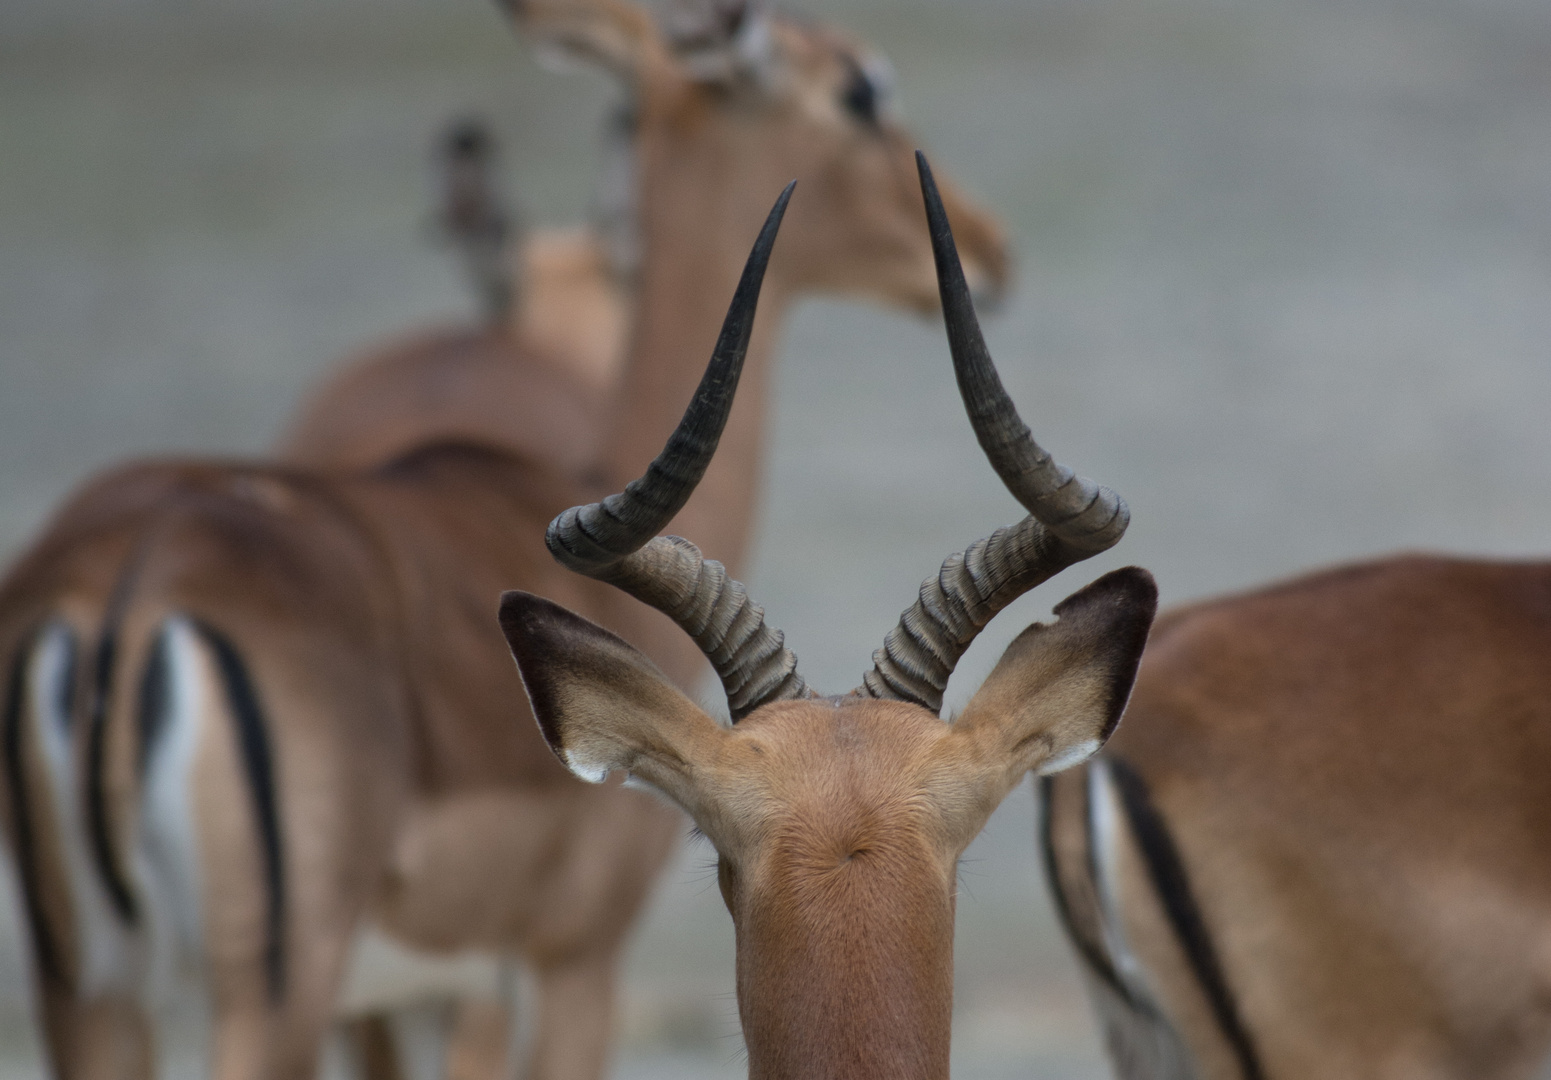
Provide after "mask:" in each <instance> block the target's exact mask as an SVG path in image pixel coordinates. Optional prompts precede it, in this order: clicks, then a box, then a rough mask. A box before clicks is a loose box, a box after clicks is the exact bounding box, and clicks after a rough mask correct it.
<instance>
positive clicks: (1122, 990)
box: [1039, 776, 1151, 1012]
mask: <svg viewBox="0 0 1551 1080" xmlns="http://www.w3.org/2000/svg"><path fill="white" fill-rule="evenodd" d="M1085 780H1086V777H1085V776H1084V778H1083V779H1082V780H1079V781H1078V783H1080V784H1081V786H1082V791H1083V805H1084V810H1083V836H1084V839H1085V843H1084V849H1085V851H1086V854H1087V858H1086V859H1085V860H1084V865H1083V872H1084V873H1085V874H1086V875H1087V877H1088V881H1089V887H1090V889H1093V883H1094V882H1095V880H1096V877H1095V874H1094V867H1093V858H1094V853H1093V840H1092V836H1091V834H1090V833H1089V831H1088V828H1087V822H1088V817H1089V815H1088V812H1087V809H1086V807H1087V802H1088V798H1089V795H1088V785H1087V783H1086V782H1085ZM1055 783H1056V778H1055V777H1054V776H1042V777H1040V778H1039V798H1040V810H1041V813H1040V828H1039V848H1040V857H1041V859H1042V860H1043V862H1044V865H1045V882H1046V884H1048V885H1049V887H1050V896H1051V899H1052V900H1053V901H1054V903H1055V906H1056V917H1057V918H1058V919H1060V921H1061V927H1062V929H1064V930H1065V931H1066V937H1067V940H1068V941H1070V942H1071V943H1072V945H1073V947H1075V948H1076V949H1077V954H1078V956H1079V957H1080V958H1081V959H1082V961H1083V963H1084V964H1086V965H1087V966H1088V970H1089V972H1090V973H1091V974H1092V975H1093V976H1094V977H1095V978H1097V979H1098V980H1099V981H1100V982H1102V983H1103V984H1104V985H1105V986H1107V987H1108V988H1109V989H1110V990H1112V991H1114V993H1115V994H1116V995H1118V996H1119V997H1120V999H1121V1000H1122V1001H1124V1002H1126V1004H1128V1005H1130V1006H1132V1007H1133V1008H1137V1009H1142V1010H1143V1011H1147V1012H1150V1011H1151V1010H1150V1009H1147V1008H1146V1006H1145V1005H1144V1004H1143V1003H1142V1002H1139V1001H1137V1000H1136V999H1135V998H1134V997H1133V995H1132V994H1131V991H1130V989H1129V988H1128V987H1126V985H1125V984H1124V983H1122V982H1121V981H1120V975H1119V974H1118V973H1117V972H1116V971H1115V965H1114V963H1113V962H1111V960H1110V958H1109V952H1108V951H1107V950H1106V949H1105V947H1104V943H1103V942H1102V941H1096V940H1094V938H1093V936H1092V935H1091V934H1089V933H1087V932H1086V930H1085V929H1084V926H1083V924H1081V923H1080V922H1079V921H1078V919H1077V917H1076V914H1075V912H1074V911H1073V910H1072V896H1071V894H1070V893H1069V892H1068V891H1067V889H1066V883H1065V881H1064V880H1063V879H1062V873H1061V864H1060V861H1059V856H1058V855H1057V853H1056V847H1055V824H1056V823H1055V816H1056V812H1055ZM1094 893H1095V895H1096V894H1097V891H1096V889H1095V890H1094Z"/></svg>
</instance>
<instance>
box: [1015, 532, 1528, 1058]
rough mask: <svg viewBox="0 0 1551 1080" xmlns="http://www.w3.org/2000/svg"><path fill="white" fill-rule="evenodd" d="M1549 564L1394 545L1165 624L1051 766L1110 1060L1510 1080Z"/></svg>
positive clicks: (1072, 915)
mask: <svg viewBox="0 0 1551 1080" xmlns="http://www.w3.org/2000/svg"><path fill="white" fill-rule="evenodd" d="M1548 658H1551V565H1548V564H1546V563H1527V562H1526V563H1512V562H1487V561H1473V560H1467V559H1451V558H1440V557H1425V556H1403V557H1398V558H1392V559H1388V560H1384V561H1379V562H1374V563H1369V564H1366V565H1358V566H1351V567H1345V568H1341V569H1336V570H1330V571H1326V572H1324V573H1318V574H1314V575H1311V576H1309V577H1305V578H1302V579H1299V580H1296V581H1291V582H1288V583H1285V584H1282V585H1279V586H1275V587H1273V588H1270V589H1265V590H1262V591H1259V592H1254V593H1249V594H1246V595H1243V596H1237V597H1230V598H1228V599H1224V600H1217V601H1211V602H1207V603H1202V604H1196V605H1193V606H1191V607H1187V608H1183V609H1181V610H1178V611H1175V612H1173V613H1171V614H1168V615H1166V616H1164V617H1163V618H1162V619H1160V620H1159V623H1158V627H1157V629H1156V630H1155V632H1154V634H1153V642H1152V644H1151V645H1150V646H1149V648H1148V651H1147V655H1146V657H1145V659H1144V660H1143V662H1142V666H1141V673H1140V675H1139V677H1138V680H1137V684H1136V692H1135V695H1134V696H1133V699H1132V704H1131V710H1130V716H1131V720H1130V721H1128V723H1127V724H1126V730H1125V732H1124V733H1123V735H1122V737H1120V738H1117V739H1116V740H1115V741H1114V742H1112V743H1111V744H1110V747H1109V749H1108V750H1106V752H1105V754H1104V755H1103V757H1101V758H1099V759H1097V760H1096V761H1095V762H1093V763H1091V764H1090V765H1089V766H1088V767H1087V769H1086V770H1085V771H1077V772H1073V773H1069V774H1066V775H1064V776H1062V777H1060V778H1059V779H1058V780H1056V781H1054V782H1047V785H1046V787H1045V804H1046V810H1047V821H1048V827H1047V830H1046V835H1045V847H1046V852H1047V858H1048V861H1049V864H1050V867H1051V871H1052V873H1051V875H1050V876H1051V880H1052V882H1053V883H1054V885H1055V893H1056V897H1057V902H1058V906H1060V907H1061V908H1063V909H1064V911H1065V914H1066V916H1067V925H1068V929H1069V930H1070V932H1071V936H1072V938H1073V940H1074V942H1075V943H1076V945H1077V947H1078V952H1079V954H1080V955H1081V956H1082V957H1083V960H1084V966H1085V967H1086V968H1087V970H1088V973H1089V975H1090V976H1091V978H1090V980H1089V981H1090V984H1091V986H1092V987H1093V990H1094V998H1095V1001H1096V1003H1097V1004H1098V1007H1099V1012H1100V1015H1101V1017H1102V1018H1103V1020H1104V1026H1105V1029H1106V1033H1107V1035H1108V1036H1109V1040H1110V1043H1111V1048H1112V1053H1113V1056H1114V1058H1115V1060H1116V1064H1117V1066H1118V1067H1119V1069H1120V1072H1121V1075H1123V1076H1126V1077H1134V1078H1155V1077H1167V1078H1171V1080H1172V1078H1199V1080H1229V1078H1232V1080H1258V1078H1267V1077H1269V1078H1276V1077H1311V1076H1318V1077H1322V1078H1324V1077H1330V1078H1335V1080H1341V1078H1347V1077H1350V1078H1357V1077H1362V1078H1367V1080H1371V1078H1389V1077H1395V1078H1400V1077H1406V1078H1413V1077H1427V1078H1437V1080H1445V1078H1448V1080H1466V1078H1470V1080H1507V1078H1510V1077H1511V1078H1528V1077H1533V1076H1536V1075H1538V1073H1537V1069H1538V1068H1539V1067H1541V1066H1543V1065H1544V1063H1545V1061H1546V1058H1547V1055H1548V1053H1551V1012H1548V1010H1547V1008H1546V1002H1547V1001H1548V1000H1551V998H1548V994H1551V953H1548V943H1551V862H1548V860H1547V859H1546V857H1545V854H1544V853H1545V852H1546V851H1547V850H1551V794H1548V792H1551V788H1548V786H1547V783H1546V768H1547V765H1548V763H1551V663H1548Z"/></svg>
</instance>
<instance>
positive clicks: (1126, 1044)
mask: <svg viewBox="0 0 1551 1080" xmlns="http://www.w3.org/2000/svg"><path fill="white" fill-rule="evenodd" d="M1039 791H1040V804H1041V814H1040V817H1041V822H1042V828H1041V834H1040V848H1041V853H1042V855H1043V859H1044V864H1045V880H1046V883H1047V884H1048V886H1049V888H1050V893H1051V899H1052V901H1053V902H1054V904H1055V908H1056V912H1057V915H1058V916H1059V918H1060V920H1061V923H1062V927H1063V928H1064V929H1065V931H1066V934H1067V938H1068V940H1069V941H1070V942H1071V943H1072V946H1073V948H1074V949H1075V950H1076V952H1077V956H1078V958H1079V962H1080V966H1081V967H1082V970H1083V974H1084V976H1085V977H1086V981H1087V983H1088V989H1089V995H1090V997H1091V998H1092V999H1093V1003H1094V1007H1095V1010H1096V1011H1097V1013H1098V1015H1099V1018H1100V1022H1101V1024H1102V1025H1103V1031H1104V1040H1105V1048H1106V1050H1107V1051H1108V1052H1109V1056H1110V1060H1111V1061H1112V1062H1113V1064H1114V1066H1115V1070H1116V1073H1117V1074H1118V1075H1119V1076H1121V1077H1123V1078H1125V1080H1198V1078H1199V1077H1200V1076H1201V1072H1200V1069H1199V1067H1198V1065H1197V1058H1196V1057H1195V1056H1194V1055H1192V1053H1191V1051H1190V1049H1189V1048H1188V1047H1187V1045H1186V1041H1185V1039H1184V1038H1183V1037H1182V1033H1181V1030H1180V1027H1179V1020H1178V1019H1177V1018H1175V1017H1171V1016H1170V1015H1169V1014H1168V1012H1166V1011H1165V1009H1164V1008H1163V1006H1162V1005H1161V1004H1160V1001H1159V993H1158V990H1159V988H1158V986H1157V985H1156V983H1155V982H1154V980H1155V979H1157V978H1163V979H1166V980H1169V982H1170V984H1171V988H1174V989H1177V988H1178V987H1180V986H1183V987H1185V989H1184V990H1183V992H1177V993H1172V994H1170V995H1169V1000H1171V1001H1191V1002H1193V1003H1195V1005H1196V1006H1199V1008H1198V1009H1196V1011H1198V1012H1200V1013H1201V1017H1202V1018H1203V1019H1204V1020H1205V1025H1206V1026H1207V1027H1209V1028H1210V1034H1209V1035H1207V1036H1206V1038H1208V1039H1209V1040H1210V1042H1211V1043H1212V1047H1213V1048H1212V1050H1211V1052H1212V1053H1213V1055H1214V1056H1217V1055H1221V1056H1222V1057H1224V1058H1225V1059H1227V1060H1229V1061H1231V1062H1232V1067H1233V1068H1234V1069H1235V1070H1236V1071H1235V1073H1234V1075H1237V1076H1239V1077H1242V1080H1262V1078H1263V1076H1264V1073H1263V1072H1262V1070H1261V1067H1260V1063H1259V1060H1258V1057H1257V1055H1256V1051H1255V1047H1254V1043H1253V1041H1252V1039H1251V1038H1250V1035H1249V1033H1248V1031H1247V1029H1246V1028H1245V1026H1244V1022H1243V1019H1242V1017H1241V1016H1240V1013H1239V1009H1238V1005H1237V1002H1236V1001H1235V1000H1234V997H1233V995H1232V993H1231V991H1230V990H1229V987H1228V983H1227V980H1226V978H1225V976H1224V973H1223V968H1222V965H1221V962H1220V960H1219V957H1218V954H1217V949H1216V947H1215V945H1214V944H1213V940H1212V937H1211V935H1210V933H1209V932H1208V930H1207V927H1206V924H1205V922H1204V921H1203V919H1202V916H1201V911H1200V908H1199V906H1198V905H1197V903H1196V899H1195V895H1194V893H1193V891H1192V889H1191V885H1190V879H1189V875H1188V874H1187V872H1186V869H1185V864H1184V861H1183V859H1182V858H1181V856H1180V853H1179V849H1178V847H1177V846H1176V844H1175V841H1174V838H1173V835H1172V833H1171V832H1170V829H1169V827H1168V824H1167V822H1166V821H1165V819H1164V818H1163V816H1162V814H1161V813H1160V812H1159V810H1158V808H1157V806H1156V805H1155V804H1154V802H1153V800H1152V798H1151V796H1150V794H1149V792H1148V790H1147V785H1146V783H1145V782H1144V781H1143V779H1142V777H1141V776H1140V775H1139V774H1138V773H1137V772H1136V771H1135V770H1134V769H1132V768H1131V767H1130V766H1128V765H1127V764H1126V763H1125V762H1124V761H1123V760H1121V759H1119V758H1116V757H1113V756H1107V757H1101V758H1096V759H1094V760H1093V761H1092V762H1090V763H1088V764H1087V765H1086V766H1084V767H1083V768H1080V769H1073V770H1071V771H1070V772H1067V773H1063V774H1061V775H1058V776H1051V777H1045V778H1044V779H1043V780H1042V781H1041V784H1040V789H1039ZM1139 907H1140V908H1144V909H1145V910H1142V911H1141V912H1138V908H1139ZM1137 917H1140V918H1145V919H1146V920H1148V922H1149V924H1158V925H1162V926H1165V927H1167V930H1168V937H1169V939H1170V942H1169V945H1170V948H1169V950H1168V956H1166V957H1160V956H1152V955H1149V956H1147V957H1145V958H1144V957H1140V956H1138V955H1137V953H1136V952H1135V951H1134V950H1133V946H1132V943H1131V940H1130V938H1131V935H1130V934H1129V933H1128V925H1130V924H1131V922H1130V921H1131V919H1133V918H1137ZM1192 1019H1194V1018H1192Z"/></svg>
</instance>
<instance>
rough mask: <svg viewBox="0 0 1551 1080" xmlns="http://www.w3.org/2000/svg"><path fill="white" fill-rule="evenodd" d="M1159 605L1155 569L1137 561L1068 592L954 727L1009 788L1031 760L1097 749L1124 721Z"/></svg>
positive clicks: (1062, 761) (1060, 760) (1077, 758)
mask: <svg viewBox="0 0 1551 1080" xmlns="http://www.w3.org/2000/svg"><path fill="white" fill-rule="evenodd" d="M1157 609H1158V587H1157V585H1156V584H1154V582H1153V579H1152V575H1151V574H1149V573H1148V572H1147V571H1146V570H1141V569H1138V568H1137V567H1134V566H1133V567H1127V568H1126V569H1124V570H1116V571H1114V572H1113V573H1109V574H1105V575H1104V576H1103V577H1101V578H1099V579H1098V580H1097V581H1095V582H1094V583H1093V584H1091V585H1089V586H1088V587H1087V588H1085V589H1083V590H1081V591H1080V592H1077V593H1074V594H1073V595H1071V596H1069V597H1067V598H1066V599H1065V600H1063V601H1061V603H1060V604H1058V605H1056V608H1055V613H1056V615H1057V616H1058V619H1057V621H1056V622H1054V623H1052V624H1050V625H1048V626H1047V625H1045V624H1043V623H1035V624H1034V625H1032V626H1030V627H1029V628H1028V629H1027V630H1025V631H1023V633H1021V634H1019V635H1018V636H1017V637H1016V638H1014V639H1013V642H1012V644H1011V645H1009V646H1008V647H1007V651H1006V652H1005V653H1004V654H1003V655H1002V658H1001V660H1000V661H998V662H997V665H996V667H995V668H994V669H993V670H992V672H991V674H990V677H988V678H987V679H986V681H985V683H984V684H983V685H982V686H981V687H980V689H979V691H977V692H976V694H975V696H974V697H973V698H971V699H970V702H969V704H968V705H967V706H966V707H965V709H964V712H963V714H962V715H961V716H960V717H959V719H958V720H957V721H955V723H954V725H953V727H954V734H955V736H956V737H961V738H964V739H965V740H967V741H968V743H969V744H970V745H971V746H972V750H971V753H972V755H973V756H974V757H975V758H976V759H978V760H979V761H980V762H981V763H982V764H983V765H985V766H986V767H988V768H989V769H990V770H991V771H992V773H993V774H1004V775H1005V778H1006V780H1007V790H1011V787H1012V785H1014V784H1016V783H1017V782H1018V781H1019V780H1020V779H1022V777H1023V774H1024V773H1026V772H1028V771H1029V770H1030V769H1037V770H1038V771H1039V772H1040V774H1041V775H1044V774H1047V773H1053V772H1059V771H1060V770H1062V769H1065V768H1068V767H1070V766H1072V765H1076V764H1077V763H1079V762H1081V761H1084V760H1086V759H1087V758H1089V757H1091V756H1092V755H1093V754H1095V753H1097V752H1098V750H1099V748H1100V747H1101V746H1103V745H1104V743H1105V741H1106V740H1107V739H1108V738H1109V737H1110V735H1111V734H1113V733H1114V730H1115V727H1116V725H1117V724H1119V723H1120V714H1121V712H1123V711H1124V709H1125V705H1126V699H1127V698H1128V697H1130V695H1131V684H1132V683H1133V682H1134V681H1135V680H1136V669H1137V665H1138V664H1140V663H1141V660H1142V648H1143V646H1145V645H1146V644H1147V632H1148V630H1149V629H1150V628H1151V626H1152V620H1153V615H1154V614H1155V613H1156V611H1157ZM1005 793H1006V792H1005V791H1004V792H1002V793H1001V794H1003V795H1004V794H1005ZM1000 799H1001V795H998V796H997V801H998V802H999V801H1000Z"/></svg>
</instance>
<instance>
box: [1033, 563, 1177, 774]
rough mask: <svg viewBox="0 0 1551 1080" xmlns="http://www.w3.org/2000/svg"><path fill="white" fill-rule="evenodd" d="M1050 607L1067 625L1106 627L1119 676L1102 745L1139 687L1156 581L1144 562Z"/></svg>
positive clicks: (1107, 651) (1108, 658) (1108, 652)
mask: <svg viewBox="0 0 1551 1080" xmlns="http://www.w3.org/2000/svg"><path fill="white" fill-rule="evenodd" d="M1052 610H1053V611H1054V612H1055V615H1056V617H1057V618H1058V619H1060V620H1061V621H1062V622H1063V623H1067V622H1075V623H1096V624H1098V625H1100V626H1102V627H1103V628H1104V632H1103V633H1102V634H1100V635H1099V640H1100V641H1102V642H1103V646H1102V649H1103V660H1104V663H1105V664H1106V665H1107V666H1108V667H1109V668H1110V670H1111V671H1113V672H1114V673H1115V676H1116V677H1115V678H1114V679H1113V680H1112V681H1111V682H1110V696H1109V700H1108V701H1107V702H1106V703H1105V710H1106V716H1105V722H1104V729H1103V730H1102V731H1101V732H1100V734H1099V745H1100V746H1102V745H1103V744H1104V743H1105V742H1108V741H1109V737H1110V736H1111V735H1113V734H1114V733H1115V729H1116V728H1117V727H1119V726H1120V718H1121V716H1123V715H1124V714H1125V711H1126V703H1127V702H1128V701H1130V699H1131V690H1132V688H1133V687H1134V686H1135V685H1136V672H1137V669H1138V668H1139V667H1140V666H1141V663H1142V653H1143V651H1144V650H1145V649H1146V647H1147V637H1148V634H1149V633H1151V631H1152V623H1153V618H1154V617H1155V616H1156V615H1157V614H1158V583H1157V582H1156V581H1155V580H1154V579H1153V576H1152V574H1150V573H1148V572H1147V571H1146V570H1143V569H1142V568H1141V567H1140V566H1125V567H1122V568H1120V569H1119V570H1111V571H1110V572H1109V573H1107V574H1105V575H1104V576H1103V577H1100V578H1098V579H1096V580H1095V581H1093V582H1091V583H1089V584H1088V585H1086V586H1084V587H1083V588H1081V589H1079V590H1077V591H1076V592H1074V593H1073V594H1072V595H1071V596H1068V597H1067V598H1066V599H1065V600H1062V601H1061V602H1060V603H1059V604H1057V605H1056V606H1055V607H1054V608H1053V609H1052ZM1039 625H1040V624H1038V623H1035V624H1034V626H1039ZM1034 626H1031V627H1029V630H1033V629H1034ZM1029 630H1025V631H1024V633H1028V632H1029ZM1020 636H1021V635H1020Z"/></svg>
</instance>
